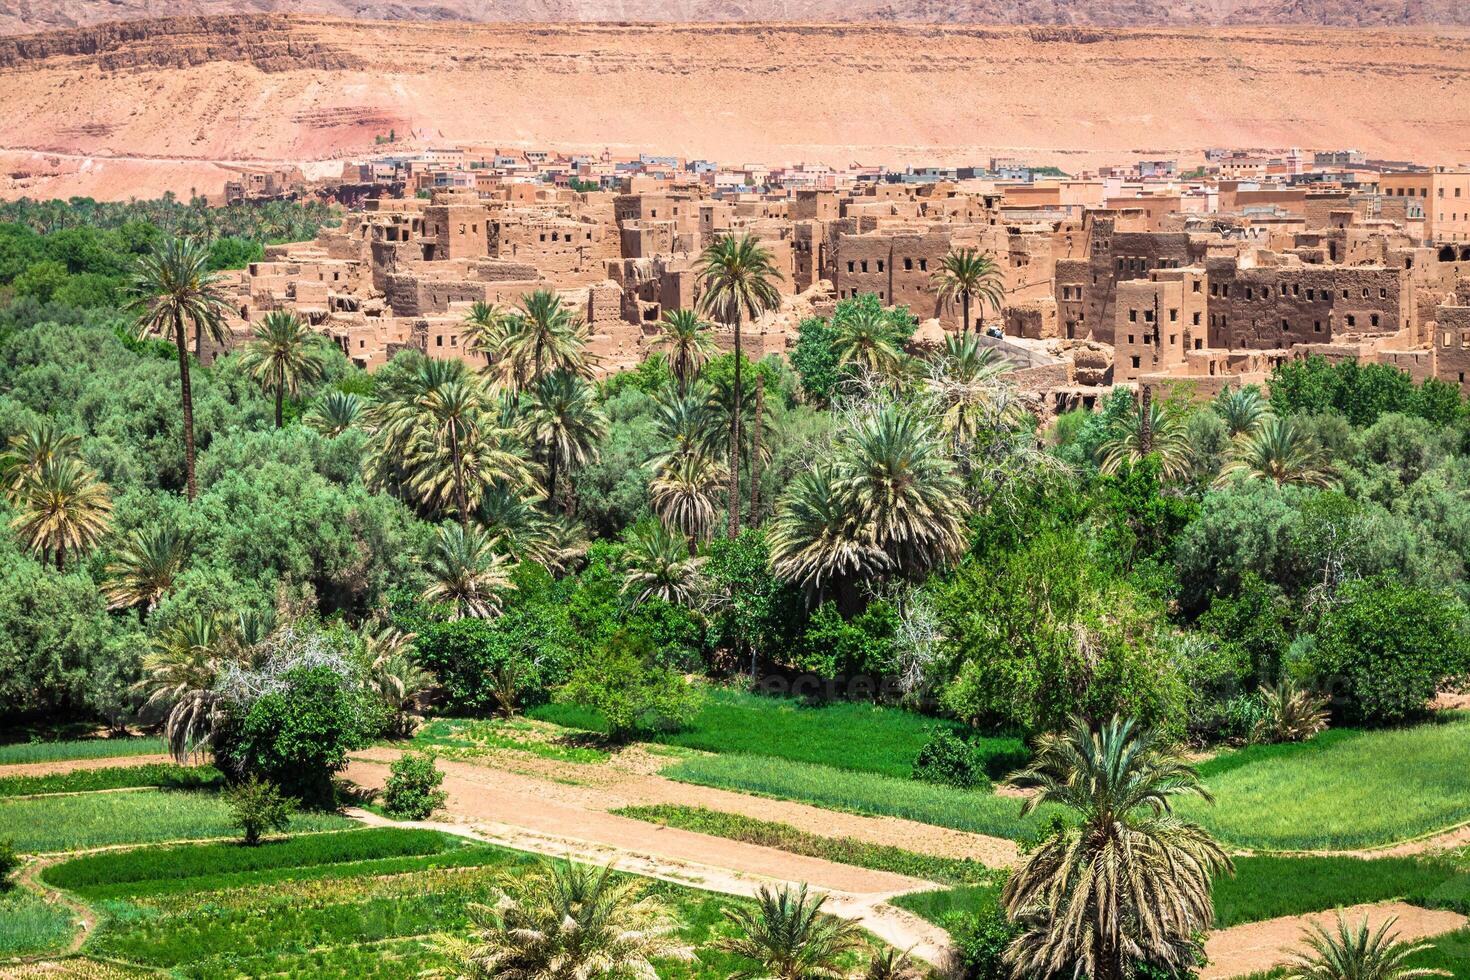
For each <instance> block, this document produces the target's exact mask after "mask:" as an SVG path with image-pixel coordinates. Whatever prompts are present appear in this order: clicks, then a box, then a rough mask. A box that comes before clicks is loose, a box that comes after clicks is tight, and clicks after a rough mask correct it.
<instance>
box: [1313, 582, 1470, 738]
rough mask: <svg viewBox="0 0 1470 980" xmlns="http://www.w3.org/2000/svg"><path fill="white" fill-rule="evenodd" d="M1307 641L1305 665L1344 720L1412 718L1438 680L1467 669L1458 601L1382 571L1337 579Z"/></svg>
mask: <svg viewBox="0 0 1470 980" xmlns="http://www.w3.org/2000/svg"><path fill="white" fill-rule="evenodd" d="M1315 641H1316V642H1315V647H1314V649H1313V651H1312V653H1311V654H1310V658H1309V660H1308V664H1307V665H1308V667H1309V669H1310V670H1311V671H1312V672H1313V674H1314V675H1315V677H1316V680H1317V683H1318V685H1319V686H1321V687H1323V688H1324V689H1326V690H1328V691H1331V692H1333V693H1334V694H1335V695H1336V700H1335V702H1334V706H1333V707H1334V711H1335V713H1337V714H1338V715H1339V716H1341V717H1342V718H1345V719H1347V720H1350V721H1355V722H1365V723H1368V724H1394V723H1397V722H1402V721H1406V720H1408V719H1411V718H1414V717H1417V716H1420V715H1422V714H1423V713H1424V712H1425V711H1426V710H1427V708H1428V705H1429V701H1430V699H1431V698H1433V697H1434V695H1435V694H1436V693H1437V692H1438V691H1439V690H1440V688H1441V687H1443V686H1444V685H1445V683H1446V682H1448V681H1451V680H1457V679H1460V678H1463V677H1465V675H1466V674H1467V673H1470V643H1467V637H1466V619H1465V609H1464V606H1463V604H1462V603H1460V602H1459V601H1458V600H1457V599H1455V598H1453V597H1452V596H1449V595H1446V594H1444V593H1441V592H1434V591H1430V590H1427V589H1420V588H1415V587H1413V586H1410V585H1406V584H1404V583H1403V582H1401V581H1399V580H1397V579H1394V578H1390V577H1379V578H1373V579H1363V580H1360V581H1355V582H1350V583H1348V584H1347V585H1345V586H1344V587H1343V589H1342V593H1341V595H1340V596H1339V599H1338V601H1337V602H1336V603H1335V604H1334V605H1333V606H1332V607H1331V608H1330V609H1329V610H1328V611H1327V612H1326V613H1325V614H1324V615H1323V617H1322V622H1321V624H1320V625H1319V626H1318V627H1317V630H1316V632H1315Z"/></svg>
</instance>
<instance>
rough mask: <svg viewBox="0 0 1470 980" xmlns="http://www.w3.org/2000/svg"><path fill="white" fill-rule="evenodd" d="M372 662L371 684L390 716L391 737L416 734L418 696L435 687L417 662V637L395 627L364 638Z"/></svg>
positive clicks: (388, 727)
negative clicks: (415, 711) (415, 649)
mask: <svg viewBox="0 0 1470 980" xmlns="http://www.w3.org/2000/svg"><path fill="white" fill-rule="evenodd" d="M363 646H364V648H365V651H366V654H367V657H366V659H367V661H368V675H367V677H368V683H369V685H370V686H371V687H372V689H373V692H374V693H376V694H377V696H378V700H379V701H381V702H382V704H383V708H384V710H385V711H386V712H387V726H386V727H387V729H388V734H389V735H391V736H392V737H394V738H407V737H408V736H410V735H412V734H413V730H414V726H415V720H414V714H413V709H414V707H415V705H416V703H417V699H418V696H419V695H420V694H422V693H423V692H424V691H427V690H428V689H429V688H430V687H432V686H433V684H434V676H433V675H432V674H430V673H429V672H428V671H426V670H424V669H423V668H422V667H420V666H419V665H418V663H417V662H416V661H415V660H414V659H413V634H411V633H404V632H401V631H399V630H396V629H393V628H392V627H388V628H384V629H380V630H378V631H377V632H376V633H369V634H367V635H365V636H364V637H363Z"/></svg>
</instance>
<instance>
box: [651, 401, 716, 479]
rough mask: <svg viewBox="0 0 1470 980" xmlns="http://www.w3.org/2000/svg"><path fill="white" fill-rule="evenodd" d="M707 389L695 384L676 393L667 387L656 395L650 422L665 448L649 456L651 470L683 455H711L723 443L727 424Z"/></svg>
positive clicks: (657, 468)
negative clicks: (656, 429)
mask: <svg viewBox="0 0 1470 980" xmlns="http://www.w3.org/2000/svg"><path fill="white" fill-rule="evenodd" d="M713 402H714V399H713V398H711V397H710V389H709V388H708V386H706V385H703V384H701V385H699V386H698V387H695V388H694V389H693V390H691V391H689V392H686V393H684V394H680V393H679V391H678V390H677V389H673V388H670V389H668V390H666V391H664V392H662V393H661V394H659V395H658V397H657V404H656V407H655V410H654V423H655V425H657V427H658V442H659V443H660V444H661V445H665V446H668V447H669V448H668V449H667V450H666V451H665V452H662V453H659V454H657V455H655V456H654V457H653V459H652V460H650V463H651V465H652V467H653V469H655V470H659V469H662V468H663V467H665V466H667V465H669V464H670V463H671V462H673V461H674V460H677V459H680V458H682V457H684V456H695V455H701V454H703V455H714V454H715V453H718V452H719V451H720V447H721V446H722V445H724V442H725V438H726V433H727V432H728V426H727V424H726V419H725V418H724V414H723V411H722V410H720V409H716V408H715V407H714V405H713Z"/></svg>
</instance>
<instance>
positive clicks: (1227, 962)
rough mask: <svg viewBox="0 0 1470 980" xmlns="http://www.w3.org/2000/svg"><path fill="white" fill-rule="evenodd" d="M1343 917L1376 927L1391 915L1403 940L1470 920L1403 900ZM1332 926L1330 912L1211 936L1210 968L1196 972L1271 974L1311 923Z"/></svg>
mask: <svg viewBox="0 0 1470 980" xmlns="http://www.w3.org/2000/svg"><path fill="white" fill-rule="evenodd" d="M1343 914H1344V915H1346V916H1347V919H1348V921H1349V922H1351V923H1354V924H1356V923H1357V922H1358V920H1360V919H1361V918H1362V917H1363V916H1364V915H1366V916H1368V922H1369V925H1370V927H1371V928H1375V929H1376V928H1377V927H1378V926H1379V925H1381V924H1382V923H1383V921H1384V920H1385V919H1387V918H1389V917H1393V916H1396V917H1397V919H1398V921H1397V922H1396V923H1395V924H1394V926H1393V928H1394V930H1395V931H1397V932H1398V934H1399V938H1400V939H1403V940H1405V941H1413V940H1419V939H1427V938H1429V937H1431V936H1438V935H1442V934H1444V933H1446V932H1453V931H1454V930H1456V929H1461V928H1464V926H1465V925H1466V924H1467V921H1470V920H1467V919H1466V918H1465V916H1463V915H1460V914H1459V913H1457V912H1446V911H1443V910H1431V909H1421V908H1419V907H1418V906H1415V905H1407V904H1405V903H1403V902H1383V903H1380V904H1377V905H1355V906H1353V907H1351V908H1348V909H1344V910H1343ZM1335 922H1336V913H1335V912H1317V913H1314V914H1312V915H1289V916H1283V917H1281V918H1279V919H1267V920H1266V921H1265V922H1252V923H1249V924H1247V925H1243V926H1232V927H1231V928H1229V929H1221V930H1219V931H1218V932H1213V933H1211V934H1210V937H1209V939H1207V940H1206V941H1205V953H1206V954H1207V955H1208V956H1209V958H1210V965H1209V966H1207V967H1205V969H1204V970H1203V971H1201V973H1200V980H1226V978H1229V977H1240V976H1247V975H1249V974H1252V973H1263V972H1265V971H1267V970H1270V969H1272V968H1273V967H1276V966H1279V965H1281V964H1282V963H1285V962H1287V961H1288V960H1289V958H1290V954H1291V952H1292V951H1294V950H1296V949H1298V948H1300V946H1301V939H1302V934H1303V933H1304V932H1305V931H1306V930H1307V929H1308V927H1309V926H1310V925H1311V924H1312V923H1319V924H1321V925H1324V926H1327V927H1328V928H1331V927H1332V926H1333V925H1334V924H1335Z"/></svg>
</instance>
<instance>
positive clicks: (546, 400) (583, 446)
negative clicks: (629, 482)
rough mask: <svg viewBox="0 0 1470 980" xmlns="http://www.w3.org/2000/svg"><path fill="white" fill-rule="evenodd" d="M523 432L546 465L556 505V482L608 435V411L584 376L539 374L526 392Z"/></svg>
mask: <svg viewBox="0 0 1470 980" xmlns="http://www.w3.org/2000/svg"><path fill="white" fill-rule="evenodd" d="M519 428H520V434H521V437H522V438H523V439H524V440H525V441H526V443H527V444H528V445H530V446H531V447H533V450H534V451H535V453H536V455H537V456H538V457H540V459H542V460H544V461H545V464H546V500H547V503H548V505H549V506H552V507H555V506H556V482H557V477H558V476H559V475H560V474H561V473H567V474H568V475H570V474H571V473H572V471H573V470H574V469H577V468H579V467H582V466H586V465H587V464H588V463H590V462H592V461H593V460H594V459H596V458H597V444H598V443H600V442H601V441H602V440H604V439H606V438H607V430H608V421H607V414H606V413H605V412H603V410H602V406H600V405H599V404H598V403H597V392H596V391H595V390H594V389H593V387H592V385H590V384H588V383H587V382H586V381H585V380H584V379H582V378H579V377H577V376H576V375H575V374H572V373H571V372H570V371H566V370H562V369H558V370H556V371H553V372H551V373H550V374H548V375H546V376H545V377H542V378H540V379H538V380H537V381H536V382H535V383H533V384H532V385H531V388H530V390H529V391H528V392H527V398H526V402H525V405H524V407H523V409H522V412H521V419H520V426H519Z"/></svg>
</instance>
